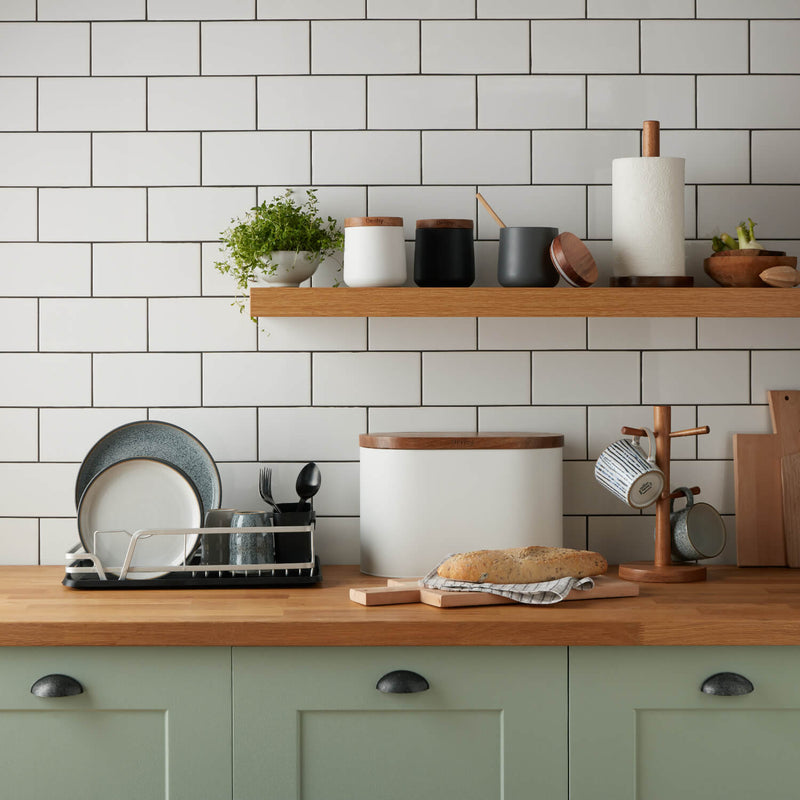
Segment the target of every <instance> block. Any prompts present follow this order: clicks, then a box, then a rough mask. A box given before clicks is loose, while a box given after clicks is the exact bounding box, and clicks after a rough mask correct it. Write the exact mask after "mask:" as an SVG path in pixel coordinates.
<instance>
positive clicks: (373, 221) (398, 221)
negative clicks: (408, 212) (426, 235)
mask: <svg viewBox="0 0 800 800" xmlns="http://www.w3.org/2000/svg"><path fill="white" fill-rule="evenodd" d="M373 225H375V226H378V225H383V226H384V227H387V228H402V227H403V218H402V217H347V218H346V219H345V221H344V226H345V228H366V227H369V226H373Z"/></svg>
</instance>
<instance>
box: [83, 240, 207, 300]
mask: <svg viewBox="0 0 800 800" xmlns="http://www.w3.org/2000/svg"><path fill="white" fill-rule="evenodd" d="M93 252H94V256H93V260H92V284H93V286H92V293H93V294H94V295H95V296H112V297H120V296H122V297H158V296H159V295H165V296H167V297H173V296H175V295H198V294H200V247H199V245H197V244H161V243H151V242H148V243H130V244H127V243H114V244H101V243H98V244H96V245H94V247H93Z"/></svg>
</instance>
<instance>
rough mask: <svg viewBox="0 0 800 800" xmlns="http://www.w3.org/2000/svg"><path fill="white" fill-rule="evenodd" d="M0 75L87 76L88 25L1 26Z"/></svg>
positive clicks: (42, 23)
mask: <svg viewBox="0 0 800 800" xmlns="http://www.w3.org/2000/svg"><path fill="white" fill-rule="evenodd" d="M0 74H1V75H37V76H38V75H88V74H89V25H88V24H81V23H75V22H69V23H60V22H3V23H0Z"/></svg>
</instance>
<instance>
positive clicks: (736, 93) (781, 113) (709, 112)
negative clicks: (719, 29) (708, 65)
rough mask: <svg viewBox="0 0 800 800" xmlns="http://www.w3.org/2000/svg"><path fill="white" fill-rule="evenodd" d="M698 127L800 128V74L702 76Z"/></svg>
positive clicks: (699, 82)
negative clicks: (740, 101) (732, 99)
mask: <svg viewBox="0 0 800 800" xmlns="http://www.w3.org/2000/svg"><path fill="white" fill-rule="evenodd" d="M731 98H734V99H738V98H748V99H749V98H753V100H754V102H752V103H749V102H748V103H738V102H733V103H731ZM697 127H698V128H798V127H800V75H699V76H698V77H697Z"/></svg>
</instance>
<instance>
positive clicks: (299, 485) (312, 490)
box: [294, 461, 322, 508]
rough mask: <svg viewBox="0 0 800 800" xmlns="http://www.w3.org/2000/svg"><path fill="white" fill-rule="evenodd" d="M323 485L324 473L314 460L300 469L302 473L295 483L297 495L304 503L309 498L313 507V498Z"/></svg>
mask: <svg viewBox="0 0 800 800" xmlns="http://www.w3.org/2000/svg"><path fill="white" fill-rule="evenodd" d="M321 485H322V474H321V473H320V471H319V467H318V466H317V465H316V464H315V463H314V462H313V461H309V463H308V464H306V465H305V466H304V467H303V469H301V470H300V474H299V475H298V476H297V481H296V482H295V485H294V488H295V491H296V492H297V496H298V497H299V498H300V503H301V504H302V503H304V502H305V501H306V500H308V501H309V504H310V506H311V508H313V507H314V502H313V500H312V498H313V497H314V495H315V494H316V493H317V492H318V491H319V487H320V486H321Z"/></svg>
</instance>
